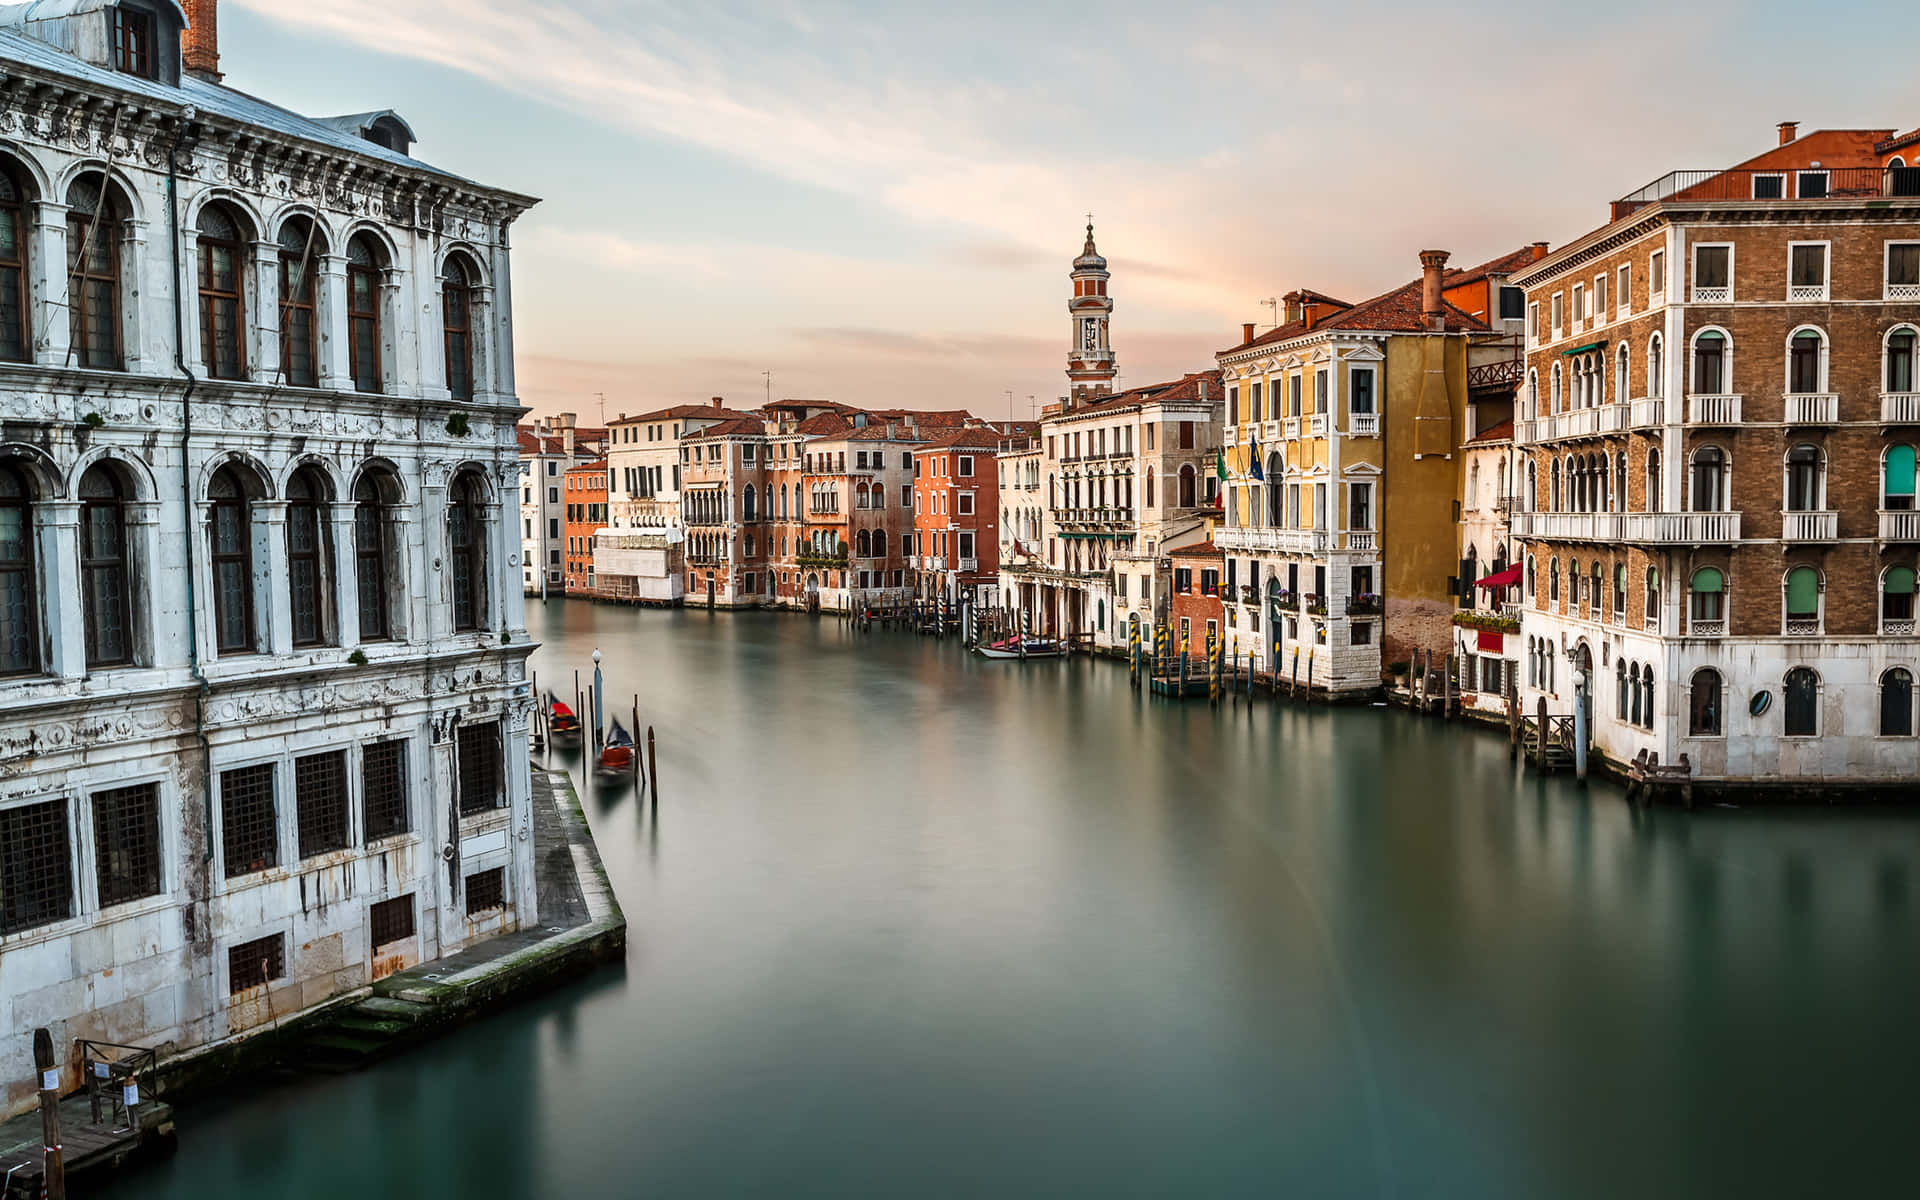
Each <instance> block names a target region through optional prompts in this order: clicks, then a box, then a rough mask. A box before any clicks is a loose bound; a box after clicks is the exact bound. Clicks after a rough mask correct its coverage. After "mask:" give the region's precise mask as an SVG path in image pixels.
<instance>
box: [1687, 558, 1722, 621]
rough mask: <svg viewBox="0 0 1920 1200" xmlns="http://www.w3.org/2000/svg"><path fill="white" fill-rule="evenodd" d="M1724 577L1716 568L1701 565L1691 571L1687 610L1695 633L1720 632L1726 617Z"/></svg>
mask: <svg viewBox="0 0 1920 1200" xmlns="http://www.w3.org/2000/svg"><path fill="white" fill-rule="evenodd" d="M1725 587H1726V577H1725V576H1723V575H1722V574H1721V573H1720V571H1719V570H1718V568H1715V567H1701V568H1700V569H1699V570H1698V571H1695V572H1694V573H1693V580H1692V582H1691V583H1690V585H1689V586H1688V589H1687V591H1688V593H1689V594H1690V595H1691V597H1692V603H1691V607H1690V608H1689V610H1688V612H1689V615H1690V619H1691V621H1692V622H1693V626H1694V632H1696V633H1721V632H1724V626H1725V622H1726V619H1727V606H1726V596H1725V594H1724V589H1725Z"/></svg>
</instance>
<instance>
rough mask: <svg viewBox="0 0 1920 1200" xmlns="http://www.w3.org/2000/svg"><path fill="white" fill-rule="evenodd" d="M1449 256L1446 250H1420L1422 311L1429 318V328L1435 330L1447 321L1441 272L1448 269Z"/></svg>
mask: <svg viewBox="0 0 1920 1200" xmlns="http://www.w3.org/2000/svg"><path fill="white" fill-rule="evenodd" d="M1449 257H1451V255H1450V254H1449V252H1448V251H1445V250H1422V251H1421V252H1420V313H1421V315H1422V316H1424V317H1426V318H1427V328H1428V329H1429V330H1432V331H1434V332H1438V331H1439V330H1440V329H1441V328H1443V327H1444V325H1445V322H1446V309H1445V308H1444V307H1443V305H1444V302H1443V301H1442V300H1441V298H1440V273H1441V271H1443V270H1445V269H1446V265H1447V259H1448V258H1449Z"/></svg>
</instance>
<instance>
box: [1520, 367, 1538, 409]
mask: <svg viewBox="0 0 1920 1200" xmlns="http://www.w3.org/2000/svg"><path fill="white" fill-rule="evenodd" d="M1524 407H1525V409H1526V411H1525V412H1524V413H1522V414H1521V415H1522V416H1525V417H1535V416H1538V415H1539V413H1540V372H1539V371H1538V370H1535V369H1534V368H1531V367H1529V368H1528V369H1527V398H1526V400H1525V402H1524Z"/></svg>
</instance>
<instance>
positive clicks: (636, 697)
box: [633, 692, 640, 790]
mask: <svg viewBox="0 0 1920 1200" xmlns="http://www.w3.org/2000/svg"><path fill="white" fill-rule="evenodd" d="M633 727H634V728H635V729H638V728H640V693H638V692H635V693H634V694H633ZM633 786H634V788H635V790H638V789H639V787H640V748H639V747H638V746H635V747H634V748H633Z"/></svg>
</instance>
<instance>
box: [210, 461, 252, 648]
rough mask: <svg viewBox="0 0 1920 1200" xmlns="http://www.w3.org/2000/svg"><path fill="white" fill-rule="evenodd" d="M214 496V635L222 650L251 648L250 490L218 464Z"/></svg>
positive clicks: (236, 471)
mask: <svg viewBox="0 0 1920 1200" xmlns="http://www.w3.org/2000/svg"><path fill="white" fill-rule="evenodd" d="M208 498H209V499H210V500H211V501H212V504H211V515H212V530H211V534H212V536H211V537H210V538H209V539H208V540H209V542H210V543H211V545H212V549H213V635H214V648H215V649H216V650H217V651H219V653H221V654H245V653H249V652H250V651H252V650H253V646H254V638H253V631H254V622H253V514H252V504H251V503H250V502H249V499H248V490H247V486H246V482H245V480H243V479H242V478H241V475H240V471H239V469H238V468H237V467H234V466H231V465H229V466H225V467H222V468H220V470H219V471H218V472H216V473H215V474H214V477H213V483H212V484H211V486H210V487H209V488H208Z"/></svg>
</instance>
